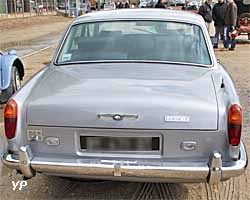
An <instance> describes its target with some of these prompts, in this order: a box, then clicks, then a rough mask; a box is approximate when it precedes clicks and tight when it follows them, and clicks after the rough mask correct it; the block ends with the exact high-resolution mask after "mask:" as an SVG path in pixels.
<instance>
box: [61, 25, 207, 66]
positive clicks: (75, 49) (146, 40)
mask: <svg viewBox="0 0 250 200" xmlns="http://www.w3.org/2000/svg"><path fill="white" fill-rule="evenodd" d="M89 61H97V62H102V61H124V62H126V61H139V62H140V61H141V62H147V61H150V62H152V61H159V62H177V63H190V64H199V65H211V58H210V55H209V52H208V49H207V45H206V41H205V38H204V35H203V32H202V30H201V28H200V27H199V26H197V25H194V24H187V23H177V22H165V21H107V22H94V23H82V24H77V25H74V26H72V27H71V29H70V31H69V33H68V34H67V37H66V39H65V40H64V43H63V45H62V48H61V50H60V53H59V56H58V58H57V62H56V63H57V64H67V63H78V62H89Z"/></svg>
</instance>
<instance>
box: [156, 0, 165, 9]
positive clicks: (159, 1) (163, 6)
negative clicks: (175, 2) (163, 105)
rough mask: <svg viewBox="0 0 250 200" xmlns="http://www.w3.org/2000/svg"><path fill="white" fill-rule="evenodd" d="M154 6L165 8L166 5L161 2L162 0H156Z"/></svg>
mask: <svg viewBox="0 0 250 200" xmlns="http://www.w3.org/2000/svg"><path fill="white" fill-rule="evenodd" d="M155 8H166V6H165V5H164V3H162V0H158V2H157V4H156V5H155Z"/></svg>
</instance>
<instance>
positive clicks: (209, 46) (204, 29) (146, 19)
mask: <svg viewBox="0 0 250 200" xmlns="http://www.w3.org/2000/svg"><path fill="white" fill-rule="evenodd" d="M117 21H160V22H175V23H186V24H191V25H196V26H199V27H200V28H201V30H202V33H203V36H204V39H205V41H206V47H207V49H208V52H209V57H210V60H211V64H210V65H201V64H197V63H182V62H172V63H173V64H183V65H186V64H187V65H194V66H198V67H206V68H210V67H214V66H215V63H216V57H215V54H214V50H213V46H212V43H211V40H210V36H209V35H208V34H207V33H206V31H207V30H206V28H205V26H202V25H201V24H199V23H195V22H191V21H187V20H178V21H177V20H176V19H165V18H152V19H148V18H136V19H135V18H116V19H104V20H88V19H84V21H82V22H73V23H72V24H71V25H69V27H68V28H67V30H66V32H65V34H64V36H63V38H62V40H61V41H60V43H59V46H58V48H57V50H56V54H55V55H54V57H53V64H54V65H56V66H60V63H58V62H57V61H58V57H59V54H60V53H61V50H62V48H63V45H64V44H65V40H66V39H67V37H68V34H69V32H70V30H71V28H72V27H73V26H76V25H80V24H87V23H96V22H117ZM208 36H209V37H208ZM125 61H126V60H125ZM95 62H96V61H94V62H93V63H95ZM99 62H100V63H101V62H103V60H100V61H99ZM154 62H157V61H154ZM79 63H81V62H77V63H76V62H72V64H79ZM83 63H84V61H83ZM85 63H91V62H89V61H85ZM104 63H105V62H104ZM159 63H161V62H160V61H159ZM165 63H167V64H168V63H171V62H168V61H167V62H165ZM63 64H64V63H63ZM63 64H61V65H63ZM67 64H70V62H68V63H67Z"/></svg>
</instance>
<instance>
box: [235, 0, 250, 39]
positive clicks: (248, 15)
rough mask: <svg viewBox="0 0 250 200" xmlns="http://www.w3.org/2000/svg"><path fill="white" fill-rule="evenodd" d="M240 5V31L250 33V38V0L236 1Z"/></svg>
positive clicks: (249, 35) (240, 32)
mask: <svg viewBox="0 0 250 200" xmlns="http://www.w3.org/2000/svg"><path fill="white" fill-rule="evenodd" d="M235 2H236V4H237V7H238V22H237V25H238V28H237V30H238V33H239V35H241V34H248V39H249V40H250V0H237V1H235Z"/></svg>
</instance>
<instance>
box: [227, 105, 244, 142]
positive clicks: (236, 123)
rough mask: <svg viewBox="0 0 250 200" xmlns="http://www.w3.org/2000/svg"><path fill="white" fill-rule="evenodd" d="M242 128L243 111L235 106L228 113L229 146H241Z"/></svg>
mask: <svg viewBox="0 0 250 200" xmlns="http://www.w3.org/2000/svg"><path fill="white" fill-rule="evenodd" d="M241 126H242V109H241V107H240V106H239V105H237V104H233V105H232V106H231V107H230V108H229V111H228V137H229V144H231V145H233V146H237V145H239V144H240V138H241Z"/></svg>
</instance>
